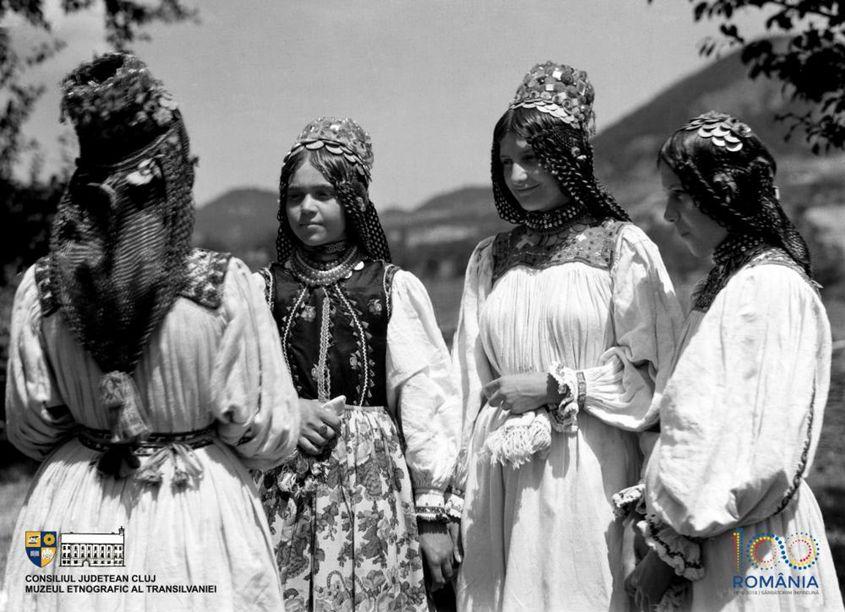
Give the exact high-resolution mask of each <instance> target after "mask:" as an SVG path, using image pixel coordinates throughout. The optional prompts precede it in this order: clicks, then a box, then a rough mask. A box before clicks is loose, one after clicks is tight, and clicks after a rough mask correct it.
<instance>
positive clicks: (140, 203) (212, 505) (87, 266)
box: [4, 54, 299, 611]
mask: <svg viewBox="0 0 845 612" xmlns="http://www.w3.org/2000/svg"><path fill="white" fill-rule="evenodd" d="M63 88H64V96H63V100H62V109H63V113H64V115H65V116H67V117H69V118H70V120H71V121H72V122H73V124H74V127H75V129H76V133H77V136H78V138H79V145H80V153H79V158H78V160H77V165H76V170H75V172H74V174H73V176H72V177H71V180H70V183H69V185H68V188H67V190H66V191H65V194H64V196H63V197H62V200H61V202H60V204H59V207H58V211H57V213H56V218H55V221H54V224H53V233H52V239H51V244H50V253H49V255H47V256H46V257H44V258H43V259H41V260H39V261H38V262H37V263H36V264H35V265H34V266H33V267H31V268H30V269H29V270H27V272H26V274H25V275H24V277H23V280H22V282H21V284H20V286H19V287H18V291H17V295H16V296H15V303H14V309H13V314H12V333H11V342H10V346H9V363H8V378H7V381H8V382H7V388H6V410H7V415H6V418H7V421H6V430H7V432H8V437H9V440H10V441H11V442H12V443H13V444H14V445H15V446H17V447H18V448H19V449H20V450H21V451H22V452H23V453H24V454H26V455H28V456H30V457H32V458H34V459H38V460H43V464H42V465H41V468H40V469H39V471H38V473H37V474H36V475H35V479H34V481H33V483H32V486H31V488H30V490H29V493H28V495H27V498H26V501H25V502H24V505H23V508H22V509H21V512H20V515H19V517H18V520H17V524H16V526H15V531H14V533H13V537H12V543H11V545H10V552H9V556H8V561H7V566H6V576H5V581H4V590H5V594H4V595H5V598H6V608H5V609H8V610H58V609H61V610H85V611H89V610H103V611H112V610H151V609H167V608H169V609H180V610H219V609H226V610H280V609H282V607H283V601H282V592H281V588H280V583H279V577H278V572H277V570H276V567H275V563H274V560H273V550H272V542H271V540H270V534H269V530H268V526H267V520H266V518H265V516H264V513H263V512H262V508H261V502H260V499H259V497H258V495H257V491H256V487H255V484H254V482H253V480H252V478H251V476H250V474H249V472H248V469H247V468H248V467H252V468H258V469H266V468H269V467H272V466H273V465H275V464H277V463H279V461H281V460H283V459H284V458H285V457H287V456H289V455H290V454H291V453H292V451H293V450H294V447H295V443H296V438H297V434H298V432H299V413H298V411H297V409H296V408H297V407H296V404H295V402H296V396H295V392H294V389H293V385H292V384H291V381H290V376H289V374H288V373H287V371H286V370H285V367H284V362H283V361H282V359H281V358H280V356H279V355H278V343H279V337H278V333H277V332H276V328H275V325H274V323H273V320H272V318H271V317H270V316H269V313H267V309H266V306H265V305H264V304H263V299H262V298H263V296H262V295H261V293H260V291H258V290H257V289H256V287H255V285H254V283H253V282H252V278H251V275H250V274H249V271H248V270H247V268H246V266H245V265H244V264H243V263H241V262H240V261H239V260H237V259H235V258H232V257H229V256H228V255H224V254H219V253H214V252H211V251H203V250H199V249H192V248H191V246H190V239H191V230H192V227H193V196H192V185H193V178H194V173H193V163H194V162H193V160H192V159H191V156H190V153H189V149H188V138H187V134H186V132H185V127H184V124H183V122H182V118H181V115H180V113H179V111H178V110H177V109H176V107H175V104H174V103H173V100H172V98H171V97H170V95H169V94H168V93H167V91H165V90H164V88H163V86H162V84H161V83H160V82H159V81H158V80H156V79H155V78H154V77H153V76H152V75H151V74H150V72H149V70H148V69H147V67H146V66H145V65H144V64H143V63H142V62H141V61H140V60H138V59H137V58H135V57H133V56H131V55H123V54H108V55H105V56H102V57H100V58H97V59H95V60H93V61H92V62H89V63H85V64H83V65H81V66H80V67H79V68H78V69H77V70H75V71H74V72H72V73H71V74H70V75H69V76H68V77H67V78H66V79H65V81H64V82H63ZM29 531H36V532H50V533H48V534H47V535H46V536H45V537H44V538H41V537H40V536H41V535H42V534H41V533H37V534H36V535H37V536H39V537H32V538H29V537H28V538H27V547H28V550H27V553H29V552H32V553H33V555H31V556H30V558H27V553H25V552H24V550H23V548H24V547H23V546H22V544H23V543H24V537H25V534H26V535H27V536H29V535H30V534H27V532H29ZM70 534H78V536H77V539H80V540H82V541H83V542H84V541H85V539H86V538H101V539H102V538H103V537H104V536H109V534H111V536H112V537H113V538H117V540H118V541H119V543H120V545H121V546H120V547H119V550H118V549H115V550H111V551H109V555H117V557H114V556H107V557H105V558H100V559H91V558H88V557H86V555H87V554H88V552H86V551H85V550H84V549H83V550H82V551H81V552H80V551H79V550H75V551H74V550H62V551H61V554H60V557H61V558H60V559H59V558H53V553H55V557H59V553H57V552H56V548H53V547H56V546H59V544H60V543H61V542H62V539H63V538H65V537H69V536H70ZM54 536H58V538H59V540H58V541H55V540H54ZM51 545H52V547H51ZM93 548H95V549H96V548H99V547H98V546H93ZM97 552H98V551H95V553H97ZM109 560H112V561H113V563H108V561H109ZM30 561H32V563H30ZM100 562H102V563H100ZM83 563H84V564H87V567H82V564H83ZM98 564H99V565H105V566H108V567H101V566H98ZM114 566H116V567H114ZM105 573H108V574H120V575H123V576H126V577H127V578H128V576H129V575H130V574H131V575H142V576H151V577H152V578H151V580H150V582H148V583H146V584H135V585H134V586H138V587H140V588H141V589H142V592H141V593H137V592H126V593H123V592H121V591H120V590H119V589H118V590H117V591H116V592H100V591H99V590H97V589H93V592H92V590H90V589H89V590H88V591H87V592H85V591H83V592H75V593H74V592H70V591H69V585H70V586H73V584H71V583H70V582H68V581H65V582H56V583H51V584H52V585H53V586H59V587H60V588H59V589H58V590H63V591H64V592H57V591H56V590H54V591H53V592H44V593H39V592H34V593H30V592H26V589H25V587H26V586H27V585H32V584H35V583H33V582H30V574H36V575H38V577H43V576H44V575H45V574H54V575H57V576H56V578H58V579H61V578H63V577H64V578H69V579H73V581H74V582H75V585H76V586H80V587H82V586H91V583H88V582H85V583H84V585H83V584H81V579H82V578H83V577H84V576H83V575H102V574H105ZM62 575H64V576H62ZM42 584H43V583H42ZM170 585H173V586H175V587H176V588H180V589H185V592H168V591H165V592H157V590H156V588H157V587H166V586H170ZM93 586H94V587H101V586H108V585H99V584H95V585H93ZM110 586H115V585H114V584H112V585H110ZM118 586H123V585H122V584H120V585H118ZM200 586H201V587H205V588H206V590H205V591H204V592H190V591H187V589H188V588H189V587H200ZM209 587H213V590H210V589H209Z"/></svg>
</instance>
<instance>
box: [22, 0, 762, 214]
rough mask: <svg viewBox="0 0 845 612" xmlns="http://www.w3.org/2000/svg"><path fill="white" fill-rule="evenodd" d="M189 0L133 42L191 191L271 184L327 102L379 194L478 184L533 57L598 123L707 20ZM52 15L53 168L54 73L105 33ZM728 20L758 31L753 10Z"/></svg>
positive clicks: (649, 85) (56, 129)
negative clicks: (584, 74) (366, 160)
mask: <svg viewBox="0 0 845 612" xmlns="http://www.w3.org/2000/svg"><path fill="white" fill-rule="evenodd" d="M196 1H197V3H198V4H199V7H200V20H201V23H199V24H180V25H175V26H172V25H171V26H158V27H156V28H154V29H152V30H151V34H152V41H151V42H150V43H140V44H138V45H137V46H136V47H135V48H134V50H135V52H136V53H137V54H138V55H139V56H141V58H142V59H144V61H146V62H147V64H148V65H149V66H150V67H151V69H152V71H153V73H154V74H155V75H156V76H158V77H159V78H160V79H162V80H163V81H164V83H165V86H166V87H167V88H168V89H169V90H170V91H171V92H172V93H173V94H174V97H175V98H176V100H177V102H178V103H179V105H180V107H181V108H182V111H183V114H184V116H185V120H186V124H187V127H188V133H189V135H190V137H191V141H192V148H193V151H194V153H196V154H198V155H199V157H200V166H199V169H198V173H197V179H196V186H195V194H196V199H197V202H198V203H199V204H203V203H205V202H207V201H209V200H211V199H212V198H214V197H216V196H218V195H220V194H221V193H223V192H225V191H227V190H229V189H232V188H236V187H246V186H254V187H261V188H266V189H271V190H275V189H276V185H277V181H278V175H279V168H280V164H281V159H282V157H283V156H284V154H285V152H286V151H287V150H288V148H289V147H290V145H291V144H292V143H293V140H294V139H295V138H296V136H297V135H298V133H299V131H300V129H301V128H302V126H303V125H304V124H305V123H307V122H308V121H309V120H310V119H312V118H314V117H317V116H319V115H327V114H333V115H346V116H350V117H352V118H354V119H355V120H356V121H358V122H359V123H361V124H362V125H363V126H364V128H365V129H366V130H367V131H368V132H369V133H370V135H371V136H372V139H373V144H374V152H375V166H374V172H373V185H372V189H371V193H372V196H373V200H374V201H375V202H376V205H377V206H378V207H380V208H387V207H391V206H400V207H406V208H410V207H416V206H418V205H420V204H421V203H423V202H424V201H425V200H426V199H427V198H429V197H431V196H433V195H436V194H438V193H441V192H444V191H449V190H452V189H455V188H458V187H461V186H464V185H470V184H472V185H479V184H485V183H487V182H488V181H489V150H490V138H491V134H492V130H493V125H494V124H495V122H496V120H497V119H498V118H499V116H500V115H501V114H502V112H504V110H505V109H506V107H507V104H508V102H509V101H510V99H511V97H512V96H513V93H514V91H515V90H516V88H517V86H518V85H519V83H520V82H521V80H522V76H523V74H524V73H525V72H527V70H528V69H529V68H530V67H531V66H532V65H533V64H535V63H537V62H539V61H545V60H547V59H552V60H555V61H558V62H566V63H569V64H572V65H574V66H576V67H578V68H582V69H585V70H587V71H588V73H589V75H590V78H591V80H592V82H593V85H594V87H595V89H596V103H595V111H596V114H597V126H598V129H599V130H601V129H602V128H603V127H606V126H608V125H610V124H611V123H612V122H614V121H615V120H618V119H619V118H621V117H622V116H624V115H625V114H626V113H628V112H629V111H631V110H633V109H635V108H637V107H638V106H640V105H642V104H644V103H646V102H648V101H649V100H650V99H651V98H652V96H654V95H655V94H656V93H658V92H659V91H661V90H662V89H664V88H665V87H667V86H669V85H671V84H672V83H673V82H675V81H676V80H677V79H679V78H680V77H682V76H684V75H686V74H689V73H691V72H694V71H696V70H698V69H700V68H701V67H703V66H704V65H705V64H706V62H707V61H708V60H705V59H702V58H700V57H699V56H698V50H697V43H698V41H700V40H701V39H702V38H704V37H705V36H707V35H709V34H712V33H714V32H715V31H716V25H715V24H707V23H705V24H697V25H696V24H693V23H692V5H691V4H690V3H689V2H685V1H683V0H655V2H654V3H653V4H651V5H649V4H647V2H646V0H511V1H509V2H501V1H499V0H451V1H445V0H250V1H239V2H232V1H231V0H228V1H227V0H203V1H202V2H198V0H196ZM48 16H50V17H52V19H53V24H54V31H55V33H56V34H57V35H58V36H59V37H61V38H63V39H64V40H66V41H67V43H68V45H67V47H66V48H65V50H64V51H63V52H62V53H61V54H60V55H59V56H58V57H56V58H54V59H53V60H51V61H50V62H49V63H48V64H47V65H46V66H45V67H43V68H40V69H39V70H38V72H37V73H36V75H35V76H36V77H37V78H38V79H40V80H43V82H44V83H45V84H46V85H47V88H48V91H47V93H46V94H45V96H44V97H43V98H42V100H41V101H40V102H39V105H38V108H37V111H36V113H35V116H34V117H33V119H32V120H31V121H30V123H29V124H28V126H27V131H28V133H29V134H30V135H32V136H35V137H36V138H38V139H39V141H41V143H42V145H43V147H44V151H45V154H46V163H47V167H48V168H50V167H53V166H55V165H57V164H58V163H59V161H58V160H60V159H61V155H60V147H59V145H58V144H57V138H58V136H59V135H60V134H61V133H62V131H65V132H67V131H68V130H69V128H68V127H64V128H62V127H61V126H60V125H59V123H58V115H59V110H58V108H59V87H58V84H59V82H60V80H61V78H62V76H63V75H64V74H65V73H66V72H68V71H69V70H70V69H72V68H73V67H74V66H75V65H76V64H77V63H79V62H80V61H82V60H85V59H89V58H91V57H92V55H93V54H94V52H95V51H103V50H105V49H106V46H105V43H104V42H103V41H102V17H101V15H99V14H98V13H97V12H96V11H90V12H87V13H85V14H82V15H79V16H75V17H72V18H65V17H63V16H62V15H61V12H60V11H58V10H57V9H53V10H51V11H50V12H49V13H48ZM739 23H740V25H742V24H743V23H750V24H753V25H749V30H748V31H749V32H752V33H754V32H760V31H762V25H761V24H762V18H761V17H760V16H759V15H757V14H756V13H752V15H751V19H750V20H748V21H747V22H744V21H740V22H739ZM674 127H676V126H667V132H668V131H670V130H671V129H673V128H674ZM71 140H72V139H71ZM74 154H75V152H74V151H71V152H70V155H71V156H73V155H74Z"/></svg>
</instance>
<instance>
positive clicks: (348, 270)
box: [288, 245, 361, 287]
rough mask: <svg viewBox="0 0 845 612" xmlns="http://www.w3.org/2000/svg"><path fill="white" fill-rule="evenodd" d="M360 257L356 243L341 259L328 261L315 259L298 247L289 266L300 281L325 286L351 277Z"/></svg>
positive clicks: (289, 261)
mask: <svg viewBox="0 0 845 612" xmlns="http://www.w3.org/2000/svg"><path fill="white" fill-rule="evenodd" d="M360 259H361V255H360V252H359V251H358V247H356V246H354V245H353V246H352V247H351V248H350V249H349V250H348V251H347V252H346V254H344V256H343V257H342V258H340V259H339V260H337V259H335V260H333V261H327V262H320V261H314V260H313V259H311V258H309V257H308V256H307V255H306V254H305V253H303V252H302V251H300V250H299V249H297V250H296V251H294V253H293V256H292V257H291V258H290V259H289V260H288V266H289V269H290V271H291V272H292V273H293V275H294V276H295V277H296V278H297V280H299V281H300V282H302V283H304V284H306V285H309V286H312V287H314V286H321V287H325V286H326V285H332V284H334V283H336V282H337V281H339V280H340V279H342V278H349V277H350V276H351V275H352V270H353V269H354V268H355V266H356V264H357V263H358V262H359V261H360Z"/></svg>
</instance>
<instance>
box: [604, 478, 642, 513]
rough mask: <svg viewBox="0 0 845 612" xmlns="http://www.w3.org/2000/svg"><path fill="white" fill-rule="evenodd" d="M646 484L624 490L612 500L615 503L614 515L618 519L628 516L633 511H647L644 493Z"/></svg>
mask: <svg viewBox="0 0 845 612" xmlns="http://www.w3.org/2000/svg"><path fill="white" fill-rule="evenodd" d="M644 491H645V484H644V483H640V484H636V485H634V486H632V487H627V488H625V489H622V490H621V491H619V492H618V493H616V494H614V495H613V497H612V498H611V501H612V502H613V514H614V515H616V516H617V517H622V516H627V515H629V514H630V513H631V512H633V511H638V512H639V511H641V510H642V511H643V513H644V510H645V505H644V503H643V492H644Z"/></svg>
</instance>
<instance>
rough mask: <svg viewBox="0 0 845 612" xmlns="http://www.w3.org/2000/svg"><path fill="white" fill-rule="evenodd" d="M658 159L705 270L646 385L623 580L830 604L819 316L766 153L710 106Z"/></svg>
mask: <svg viewBox="0 0 845 612" xmlns="http://www.w3.org/2000/svg"><path fill="white" fill-rule="evenodd" d="M658 163H659V168H660V175H661V179H662V182H663V186H664V188H665V189H666V193H667V198H668V199H667V202H666V211H665V213H664V216H665V218H666V220H667V221H669V222H671V223H673V224H674V225H675V229H676V230H677V232H678V233H679V234H680V236H681V238H682V239H683V240H684V241H685V242H686V244H687V246H688V247H689V250H690V251H691V252H692V253H693V255H695V256H697V257H700V258H703V259H712V262H713V267H712V268H711V270H710V272H709V274H708V275H707V277H706V278H705V280H704V281H703V282H702V283H701V284H700V285H699V286H698V287H697V288H696V291H695V293H694V294H693V301H692V311H691V312H690V314H689V316H688V318H687V321H686V324H685V326H684V328H683V332H682V337H681V345H680V350H679V353H678V356H677V357H676V359H675V364H674V368H673V372H672V373H671V376H670V377H669V378H668V379H667V383H666V385H665V388H663V389H660V388H659V389H658V393H657V394H656V396H655V407H656V408H657V409H659V412H660V436H659V438H658V440H657V443H656V445H655V446H654V450H653V452H652V454H651V457H650V459H649V462H648V464H647V466H646V468H645V496H644V498H645V509H644V516H643V517H642V520H641V522H640V526H641V529H642V530H643V532H644V535H645V539H646V542H647V543H648V546H649V548H650V549H651V550H650V551H649V553H648V554H647V556H646V557H645V559H644V560H643V561H642V562H641V563H640V564H639V565H638V566H637V569H636V571H635V572H634V573H633V575H632V576H631V577H630V578H629V579H628V585H629V588H630V589H631V590H632V592H634V593H635V594H636V599H637V600H638V601H639V602H641V603H642V604H643V605H644V606H647V605H650V604H654V603H657V602H658V601H660V599H661V596H663V594H664V592H666V597H665V598H664V605H665V606H666V607H667V608H668V607H671V606H675V607H679V608H681V609H688V608H690V607H691V608H692V609H695V610H796V609H810V608H812V609H823V610H842V609H843V608H842V598H841V595H840V592H839V586H838V583H837V578H836V571H835V568H834V566H833V561H832V557H831V554H830V548H829V546H828V543H827V538H826V537H825V528H824V523H823V521H822V516H821V513H820V511H819V507H818V504H817V503H816V499H815V497H814V496H813V493H812V491H811V490H810V489H809V487H808V486H807V485H806V483H805V482H804V475H805V474H806V473H807V471H808V470H809V469H810V465H811V463H812V460H813V455H814V454H815V450H816V446H817V444H818V439H819V434H820V432H821V426H822V416H823V412H824V407H825V403H826V401H827V394H828V386H829V379H830V356H831V339H830V326H829V324H828V320H827V315H826V313H825V309H824V306H823V305H822V301H821V299H820V298H819V292H818V285H817V284H815V283H814V282H813V280H812V271H811V268H810V254H809V252H808V250H807V245H806V244H805V242H804V240H803V239H802V238H801V236H800V234H799V233H798V232H797V231H796V229H795V227H794V226H793V224H792V223H791V221H790V220H789V218H788V217H787V216H786V214H785V213H784V211H783V209H782V208H781V206H780V203H779V201H778V193H777V189H776V188H775V186H774V184H773V181H774V176H775V170H776V165H775V161H774V159H773V158H772V156H771V154H770V153H769V151H768V150H766V148H765V146H764V145H763V143H762V142H761V141H760V139H759V138H758V137H757V136H756V135H755V134H754V133H753V132H752V131H751V129H750V128H749V127H748V126H747V125H745V124H744V123H741V122H740V121H739V120H737V119H736V118H734V117H732V116H730V115H726V114H722V113H715V112H710V113H706V114H704V115H700V116H699V117H696V118H695V119H692V120H691V121H690V122H689V123H687V124H686V125H685V126H683V127H682V128H680V129H679V130H678V131H676V132H675V133H674V134H673V135H672V136H671V137H670V138H669V139H668V140H667V141H666V142H665V143H664V144H663V146H662V148H661V149H660V154H659V162H658ZM661 560H662V561H661ZM664 561H665V563H664ZM667 564H668V565H667ZM681 577H685V578H688V579H690V580H692V581H693V582H692V583H691V585H690V584H689V583H687V582H686V581H685V580H682V579H681ZM670 583H671V587H670ZM667 587H670V588H669V590H668V591H667Z"/></svg>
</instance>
